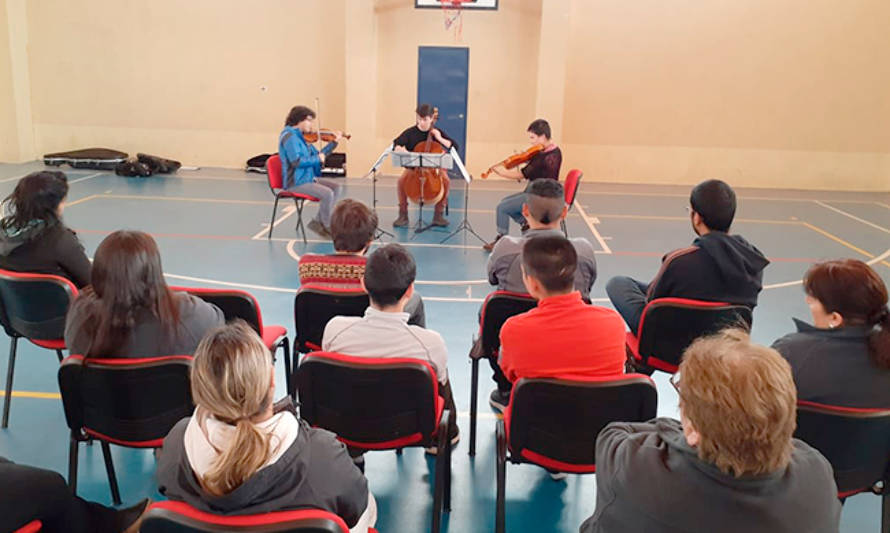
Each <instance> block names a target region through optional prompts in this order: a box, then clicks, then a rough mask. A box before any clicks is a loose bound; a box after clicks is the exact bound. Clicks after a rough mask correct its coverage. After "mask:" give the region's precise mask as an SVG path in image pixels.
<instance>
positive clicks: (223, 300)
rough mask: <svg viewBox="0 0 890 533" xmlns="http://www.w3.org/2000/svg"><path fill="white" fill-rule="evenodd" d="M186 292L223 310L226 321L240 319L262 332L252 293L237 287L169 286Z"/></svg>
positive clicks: (259, 316)
mask: <svg viewBox="0 0 890 533" xmlns="http://www.w3.org/2000/svg"><path fill="white" fill-rule="evenodd" d="M170 288H171V289H173V290H176V291H183V292H187V293H189V294H191V295H193V296H197V297H198V298H200V299H202V300H204V301H205V302H207V303H211V304H213V305H215V306H217V307H219V310H220V311H222V312H223V316H225V318H226V322H230V321H232V320H235V319H239V318H240V319H241V320H243V321H245V322H247V323H248V324H249V325H250V327H252V328H253V329H254V330H255V331H256V332H257V333H258V334H260V336H262V334H263V318H262V315H261V314H260V307H259V305H258V304H257V301H256V299H255V298H254V297H253V295H252V294H250V293H249V292H245V291H239V290H237V289H203V288H195V287H170Z"/></svg>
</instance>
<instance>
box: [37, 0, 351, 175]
mask: <svg viewBox="0 0 890 533" xmlns="http://www.w3.org/2000/svg"><path fill="white" fill-rule="evenodd" d="M344 1H345V0H340V1H336V0H313V1H310V0H302V1H300V2H293V1H291V0H265V1H264V2H262V3H261V4H257V3H254V2H244V1H243V0H189V1H188V2H181V1H177V0H156V1H154V2H120V1H117V0H83V1H80V2H58V1H54V0H32V1H31V2H30V3H29V4H28V8H29V17H28V20H29V23H30V25H29V30H30V68H31V83H32V105H33V113H34V127H35V133H36V139H37V151H38V152H39V153H43V152H48V151H55V150H65V149H72V148H77V147H86V146H91V145H104V146H109V147H114V148H119V149H122V150H124V151H127V152H130V153H135V152H136V151H147V152H152V153H157V154H159V155H163V156H167V157H173V158H175V159H179V160H182V161H183V162H184V164H199V165H219V166H229V167H239V166H243V164H244V161H245V160H246V159H247V158H248V157H250V156H252V155H255V154H256V153H259V152H269V151H274V150H275V148H276V143H277V134H278V132H279V131H280V129H281V126H282V124H283V122H284V117H285V115H286V114H287V111H288V109H289V108H290V106H292V105H295V104H297V103H306V104H308V105H310V106H314V102H313V100H314V98H315V97H316V96H318V97H320V98H321V113H322V115H321V118H322V121H323V123H324V124H332V125H339V127H343V126H342V124H343V123H344V122H345V110H344V98H345V90H344V71H345V66H344V65H345V51H344V43H345V37H344V29H345V28H344V25H343V24H342V22H341V21H342V20H343V18H344V9H345V7H344ZM261 87H266V90H265V91H262V90H261Z"/></svg>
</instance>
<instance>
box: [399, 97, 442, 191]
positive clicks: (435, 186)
mask: <svg viewBox="0 0 890 533" xmlns="http://www.w3.org/2000/svg"><path fill="white" fill-rule="evenodd" d="M438 118H439V109H438V108H433V123H432V125H431V126H430V131H429V133H427V136H426V140H425V141H422V142H419V143H417V145H416V146H415V147H414V149H412V150H411V151H412V152H424V153H430V154H442V153H445V148H444V147H443V146H442V145H441V144H439V143H438V142H436V141H434V140H433V128H434V127H435V126H436V120H437V119H438ZM402 175H403V176H404V177H405V194H406V195H407V196H408V199H409V200H411V201H412V202H414V203H415V204H419V203H423V204H435V203H438V202H439V200H441V199H442V196H444V195H445V186H444V183H445V180H447V179H448V174H447V173H446V172H445V170H444V169H441V168H426V167H417V168H406V169H405V172H404V173H403V174H402Z"/></svg>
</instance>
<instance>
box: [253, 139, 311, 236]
mask: <svg viewBox="0 0 890 533" xmlns="http://www.w3.org/2000/svg"><path fill="white" fill-rule="evenodd" d="M266 177H267V178H268V179H269V189H271V190H272V194H274V195H275V206H274V207H272V221H271V222H269V237H268V238H269V239H271V238H272V228H274V227H275V212H276V211H277V210H278V200H280V199H282V198H293V199H294V205H296V206H297V233H298V234H299V233H302V235H303V244H306V228H305V227H303V204H304V202H306V201H307V200H308V201H310V202H317V201H318V198H316V197H315V196H311V195H309V194H302V193H298V192H291V191H288V190H285V189H284V188H283V187H284V175H283V172H282V170H281V156H279V155H278V154H275V155H273V156H271V157H270V158H269V159H267V160H266Z"/></svg>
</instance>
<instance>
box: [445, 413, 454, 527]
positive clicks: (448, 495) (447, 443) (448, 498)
mask: <svg viewBox="0 0 890 533" xmlns="http://www.w3.org/2000/svg"><path fill="white" fill-rule="evenodd" d="M449 414H450V415H451V416H450V417H449V422H448V427H451V426H452V425H454V424H456V423H457V420H456V419H457V413H456V412H454V411H452V412H450V413H449ZM445 451H446V454H447V455H446V456H445V510H446V511H448V512H451V452H452V445H451V439H450V438H447V437H446V438H445Z"/></svg>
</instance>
